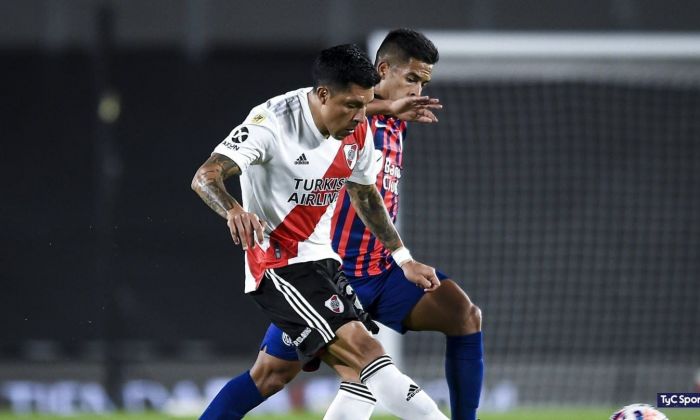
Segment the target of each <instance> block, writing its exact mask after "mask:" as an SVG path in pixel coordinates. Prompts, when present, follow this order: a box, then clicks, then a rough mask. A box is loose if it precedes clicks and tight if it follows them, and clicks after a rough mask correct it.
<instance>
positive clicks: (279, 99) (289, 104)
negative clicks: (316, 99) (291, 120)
mask: <svg viewBox="0 0 700 420" xmlns="http://www.w3.org/2000/svg"><path fill="white" fill-rule="evenodd" d="M310 90H311V88H301V89H296V90H292V91H289V92H287V93H283V94H281V95H277V96H275V97H273V98H270V99H268V100H267V102H265V103H264V104H262V105H260V106H261V107H264V108H265V109H266V110H267V111H268V112H270V113H271V114H272V115H274V116H275V117H277V118H284V117H286V116H288V115H298V114H300V113H301V112H302V101H304V100H307V99H306V94H307V93H309V91H310Z"/></svg>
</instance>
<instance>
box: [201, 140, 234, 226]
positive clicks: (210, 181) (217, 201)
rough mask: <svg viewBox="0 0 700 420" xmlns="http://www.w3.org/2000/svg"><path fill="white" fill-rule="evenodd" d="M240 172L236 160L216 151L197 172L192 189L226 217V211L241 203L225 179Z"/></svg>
mask: <svg viewBox="0 0 700 420" xmlns="http://www.w3.org/2000/svg"><path fill="white" fill-rule="evenodd" d="M240 173H241V169H240V168H239V167H238V165H236V162H234V161H232V160H231V159H229V158H228V157H226V156H224V155H220V154H218V153H214V154H213V155H211V157H209V159H207V161H206V162H204V164H203V165H202V166H201V167H200V168H199V170H198V171H197V173H196V174H195V176H194V179H192V189H193V190H194V191H195V192H196V193H197V195H199V197H200V198H201V199H202V201H204V202H205V203H206V204H207V206H209V207H211V209H212V210H214V211H215V212H217V213H218V214H219V215H220V216H221V217H223V218H224V219H225V218H226V211H227V210H230V209H232V208H233V207H234V206H236V205H239V204H238V201H236V199H235V198H233V197H231V194H229V193H228V191H226V186H225V185H224V180H225V179H226V178H228V177H230V176H232V175H240Z"/></svg>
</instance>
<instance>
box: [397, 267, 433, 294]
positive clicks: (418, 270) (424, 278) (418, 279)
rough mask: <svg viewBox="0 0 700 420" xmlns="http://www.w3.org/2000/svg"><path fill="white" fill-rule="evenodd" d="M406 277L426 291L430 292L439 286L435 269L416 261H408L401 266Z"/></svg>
mask: <svg viewBox="0 0 700 420" xmlns="http://www.w3.org/2000/svg"><path fill="white" fill-rule="evenodd" d="M401 269H402V270H403V274H404V275H405V276H406V278H407V279H408V280H409V281H410V282H411V283H414V284H415V285H416V287H420V288H421V289H423V290H424V291H426V292H432V291H433V290H435V289H437V288H438V287H439V286H440V280H438V278H437V276H436V275H435V269H434V268H433V267H431V266H429V265H425V264H423V263H419V262H418V261H414V260H411V261H408V262H406V263H404V264H403V265H402V266H401Z"/></svg>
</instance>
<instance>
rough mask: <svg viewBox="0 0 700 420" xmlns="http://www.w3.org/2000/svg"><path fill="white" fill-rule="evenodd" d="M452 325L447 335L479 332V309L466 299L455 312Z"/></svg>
mask: <svg viewBox="0 0 700 420" xmlns="http://www.w3.org/2000/svg"><path fill="white" fill-rule="evenodd" d="M455 313H456V314H458V316H455V317H454V323H453V325H452V326H451V328H450V331H446V333H447V334H448V335H467V334H473V333H476V332H479V331H481V308H479V307H478V306H476V305H475V304H473V303H472V302H471V301H470V300H469V299H466V300H465V301H464V302H463V303H462V304H461V305H460V307H459V308H458V310H457V311H455Z"/></svg>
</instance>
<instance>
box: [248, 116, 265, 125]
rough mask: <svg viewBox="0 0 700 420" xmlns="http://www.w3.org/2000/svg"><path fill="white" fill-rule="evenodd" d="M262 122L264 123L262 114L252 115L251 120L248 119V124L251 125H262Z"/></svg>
mask: <svg viewBox="0 0 700 420" xmlns="http://www.w3.org/2000/svg"><path fill="white" fill-rule="evenodd" d="M263 121H265V116H264V115H263V114H257V115H254V116H253V118H251V119H250V122H252V123H253V124H262V122H263Z"/></svg>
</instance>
